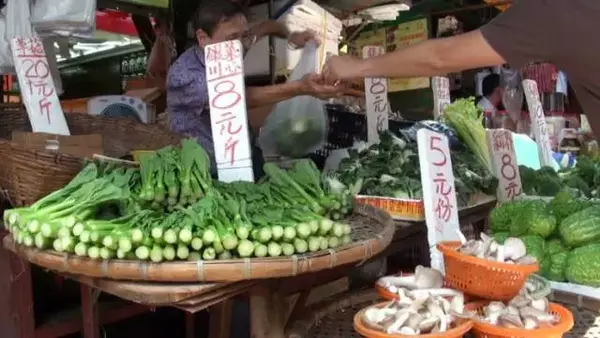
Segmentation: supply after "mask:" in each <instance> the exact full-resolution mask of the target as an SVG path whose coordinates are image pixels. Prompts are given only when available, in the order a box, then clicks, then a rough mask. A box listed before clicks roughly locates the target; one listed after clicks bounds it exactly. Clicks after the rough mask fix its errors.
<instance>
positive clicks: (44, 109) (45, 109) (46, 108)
mask: <svg viewBox="0 0 600 338" xmlns="http://www.w3.org/2000/svg"><path fill="white" fill-rule="evenodd" d="M51 104H52V103H51V102H50V101H48V99H46V98H45V97H44V98H42V99H41V100H40V101H39V105H40V113H42V116H44V114H45V115H46V118H47V119H48V124H51V123H52V122H51V121H50V105H51Z"/></svg>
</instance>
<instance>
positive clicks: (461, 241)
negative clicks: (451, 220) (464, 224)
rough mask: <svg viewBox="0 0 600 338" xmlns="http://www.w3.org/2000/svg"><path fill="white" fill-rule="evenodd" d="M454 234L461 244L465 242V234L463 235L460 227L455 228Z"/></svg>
mask: <svg viewBox="0 0 600 338" xmlns="http://www.w3.org/2000/svg"><path fill="white" fill-rule="evenodd" d="M456 235H457V236H458V240H459V241H460V244H461V245H465V244H466V243H467V238H466V237H465V235H463V233H462V231H460V229H456Z"/></svg>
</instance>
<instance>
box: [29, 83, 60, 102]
mask: <svg viewBox="0 0 600 338" xmlns="http://www.w3.org/2000/svg"><path fill="white" fill-rule="evenodd" d="M27 86H28V87H29V94H31V95H34V89H37V93H36V94H35V95H41V96H43V97H45V98H47V97H50V96H51V95H52V94H54V88H51V87H50V84H49V83H48V82H47V81H44V80H38V81H35V82H34V81H31V80H27Z"/></svg>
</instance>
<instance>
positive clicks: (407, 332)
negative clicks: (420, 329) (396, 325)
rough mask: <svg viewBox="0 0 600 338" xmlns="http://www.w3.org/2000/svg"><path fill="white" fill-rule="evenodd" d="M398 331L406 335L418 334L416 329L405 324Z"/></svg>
mask: <svg viewBox="0 0 600 338" xmlns="http://www.w3.org/2000/svg"><path fill="white" fill-rule="evenodd" d="M398 333H399V334H404V335H407V336H416V335H417V331H416V330H415V329H413V328H410V327H408V326H405V327H403V328H401V329H400V330H399V331H398Z"/></svg>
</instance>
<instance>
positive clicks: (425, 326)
mask: <svg viewBox="0 0 600 338" xmlns="http://www.w3.org/2000/svg"><path fill="white" fill-rule="evenodd" d="M439 320H440V319H439V318H438V317H434V316H429V317H428V318H425V319H423V321H422V322H421V323H419V330H420V331H421V332H429V331H431V330H433V328H434V326H435V325H436V324H437V323H438V322H439Z"/></svg>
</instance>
